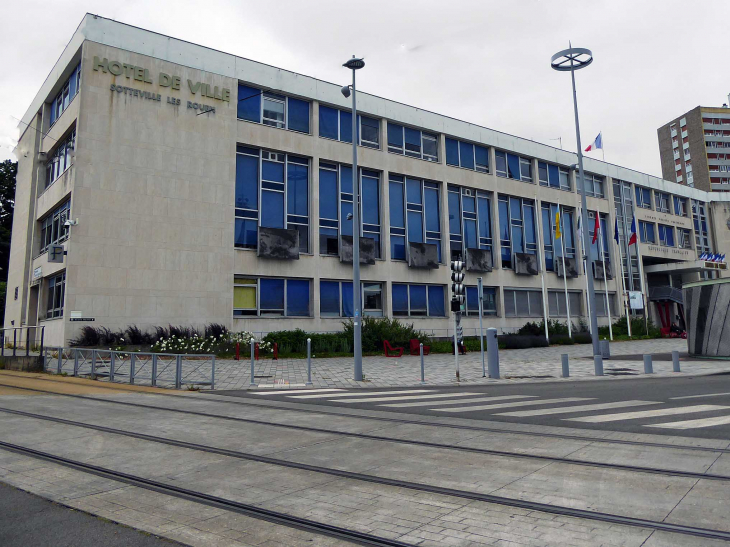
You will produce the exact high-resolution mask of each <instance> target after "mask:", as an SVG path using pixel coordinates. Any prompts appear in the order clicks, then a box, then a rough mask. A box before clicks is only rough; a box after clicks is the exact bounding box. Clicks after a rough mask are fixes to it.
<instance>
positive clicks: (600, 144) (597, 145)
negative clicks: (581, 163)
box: [585, 133, 603, 152]
mask: <svg viewBox="0 0 730 547" xmlns="http://www.w3.org/2000/svg"><path fill="white" fill-rule="evenodd" d="M599 148H600V149H601V150H603V137H602V136H601V133H599V134H598V136H597V137H596V140H595V141H593V144H591V145H590V146H589V147H588V148H586V149H585V151H586V152H590V151H592V150H598V149H599Z"/></svg>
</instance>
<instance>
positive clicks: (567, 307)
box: [558, 200, 573, 338]
mask: <svg viewBox="0 0 730 547" xmlns="http://www.w3.org/2000/svg"><path fill="white" fill-rule="evenodd" d="M558 221H559V223H558V226H559V227H561V228H564V227H565V225H564V224H563V212H562V207H560V200H558ZM561 232H562V233H561V234H560V238H559V239H560V254H561V255H562V256H561V258H562V259H563V287H564V288H565V313H566V315H567V317H568V336H569V337H570V338H572V337H573V329H572V328H571V326H570V301H569V300H568V272H567V271H566V269H565V245H563V240H564V239H565V231H564V229H563V230H561Z"/></svg>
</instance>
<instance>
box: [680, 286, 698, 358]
mask: <svg viewBox="0 0 730 547" xmlns="http://www.w3.org/2000/svg"><path fill="white" fill-rule="evenodd" d="M682 295H683V297H684V320H685V322H686V325H685V328H686V329H687V350H688V351H689V353H690V355H692V354H694V337H695V325H696V324H697V319H696V318H697V309H696V308H697V292H696V291H695V290H694V288H691V287H687V288H684V289H682Z"/></svg>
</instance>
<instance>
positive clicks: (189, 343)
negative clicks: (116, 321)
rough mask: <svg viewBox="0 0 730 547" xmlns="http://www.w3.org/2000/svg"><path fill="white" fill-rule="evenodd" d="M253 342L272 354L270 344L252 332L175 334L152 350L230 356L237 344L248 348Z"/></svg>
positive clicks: (260, 350)
mask: <svg viewBox="0 0 730 547" xmlns="http://www.w3.org/2000/svg"><path fill="white" fill-rule="evenodd" d="M251 342H253V343H255V344H258V345H259V352H263V353H271V352H272V351H273V347H272V345H271V343H270V342H265V341H263V340H261V339H259V338H257V337H256V336H255V335H254V334H253V333H250V332H226V333H221V334H219V335H218V336H214V335H211V336H207V337H204V336H198V335H197V334H193V335H192V336H191V337H180V336H175V335H174V334H173V335H172V336H170V337H168V338H160V339H159V340H158V341H157V342H155V344H153V345H152V347H151V348H150V350H151V351H153V352H155V353H215V354H230V353H233V352H235V346H236V344H237V343H238V344H242V345H245V346H248V345H249V344H251Z"/></svg>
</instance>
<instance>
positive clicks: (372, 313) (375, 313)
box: [319, 278, 385, 319]
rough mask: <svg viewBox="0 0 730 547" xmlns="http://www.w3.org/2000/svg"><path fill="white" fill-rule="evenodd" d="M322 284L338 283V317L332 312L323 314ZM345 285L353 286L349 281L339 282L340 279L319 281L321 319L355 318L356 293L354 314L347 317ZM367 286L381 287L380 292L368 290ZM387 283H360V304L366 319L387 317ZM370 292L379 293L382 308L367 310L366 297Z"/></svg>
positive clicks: (322, 279)
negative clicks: (344, 294)
mask: <svg viewBox="0 0 730 547" xmlns="http://www.w3.org/2000/svg"><path fill="white" fill-rule="evenodd" d="M322 283H337V304H338V306H337V307H338V313H337V315H335V314H333V313H331V312H326V313H323V312H322ZM343 284H349V285H352V281H348V280H339V279H325V278H321V279H320V280H319V294H320V299H319V302H320V303H319V317H320V318H322V319H342V318H351V317H354V293H353V314H352V315H347V314H345V310H344V299H343ZM366 285H371V286H375V285H377V286H378V287H379V290H378V291H374V290H368V289H367V288H366ZM384 285H385V283H384V282H382V281H360V303H361V305H362V314H363V316H364V317H384V316H385V306H384V304H385V288H384ZM368 292H373V293H376V292H377V293H379V294H380V308H370V309H368V308H366V299H365V295H366V293H368Z"/></svg>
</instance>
